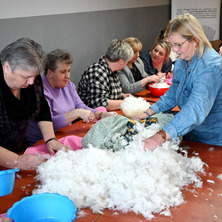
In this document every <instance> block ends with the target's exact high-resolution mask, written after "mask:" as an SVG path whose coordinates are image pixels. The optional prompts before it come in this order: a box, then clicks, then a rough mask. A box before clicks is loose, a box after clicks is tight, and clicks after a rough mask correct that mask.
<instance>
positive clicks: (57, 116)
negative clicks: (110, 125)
mask: <svg viewBox="0 0 222 222" xmlns="http://www.w3.org/2000/svg"><path fill="white" fill-rule="evenodd" d="M72 61H73V60H72V57H71V55H70V53H69V52H67V51H66V50H64V49H55V50H53V51H51V52H50V53H48V55H47V56H46V65H45V73H44V74H45V75H44V76H42V80H43V87H44V94H45V98H46V100H47V102H48V104H49V107H50V110H51V116H52V122H53V126H54V130H55V131H56V130H58V129H61V128H63V127H65V126H67V125H68V124H71V123H72V122H73V121H74V120H76V119H78V118H80V119H82V120H83V121H85V122H87V123H89V122H93V121H94V120H95V119H101V118H104V117H107V116H109V115H112V114H113V113H107V112H100V111H97V110H95V109H91V108H89V107H88V106H86V105H85V104H84V103H83V102H82V100H81V99H80V97H79V96H78V94H77V92H76V87H75V85H74V84H73V83H72V82H71V81H70V80H69V78H70V70H71V64H72ZM27 139H28V142H29V144H30V145H32V144H34V143H36V142H37V141H39V140H41V139H42V134H41V132H40V130H39V127H38V126H37V124H36V122H35V121H32V122H31V123H30V125H29V130H28V133H27Z"/></svg>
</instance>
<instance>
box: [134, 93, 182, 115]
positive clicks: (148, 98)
mask: <svg viewBox="0 0 222 222" xmlns="http://www.w3.org/2000/svg"><path fill="white" fill-rule="evenodd" d="M135 96H136V97H142V98H144V99H145V100H146V101H147V102H149V103H150V104H151V105H152V104H153V103H155V102H157V101H158V100H159V99H160V97H156V96H154V95H152V94H151V92H150V90H148V89H144V90H143V91H141V92H139V93H137V94H136V95H135ZM178 111H180V108H179V107H178V106H176V107H174V108H173V109H172V112H173V113H175V112H178Z"/></svg>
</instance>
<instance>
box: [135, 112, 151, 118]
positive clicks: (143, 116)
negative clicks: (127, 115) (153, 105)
mask: <svg viewBox="0 0 222 222" xmlns="http://www.w3.org/2000/svg"><path fill="white" fill-rule="evenodd" d="M148 117H149V116H148V115H147V114H146V113H142V114H140V115H138V116H135V117H134V119H146V118H148Z"/></svg>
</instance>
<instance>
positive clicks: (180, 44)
mask: <svg viewBox="0 0 222 222" xmlns="http://www.w3.org/2000/svg"><path fill="white" fill-rule="evenodd" d="M191 38H192V37H191ZM191 38H188V39H186V40H185V41H183V42H182V43H179V44H177V43H174V44H172V43H170V42H168V44H169V45H170V47H171V48H176V49H181V48H182V46H183V44H184V43H185V42H186V41H188V40H190V39H191Z"/></svg>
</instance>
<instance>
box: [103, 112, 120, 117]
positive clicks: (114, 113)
mask: <svg viewBox="0 0 222 222" xmlns="http://www.w3.org/2000/svg"><path fill="white" fill-rule="evenodd" d="M115 115H117V112H103V113H102V116H101V119H103V118H106V117H109V116H115Z"/></svg>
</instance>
